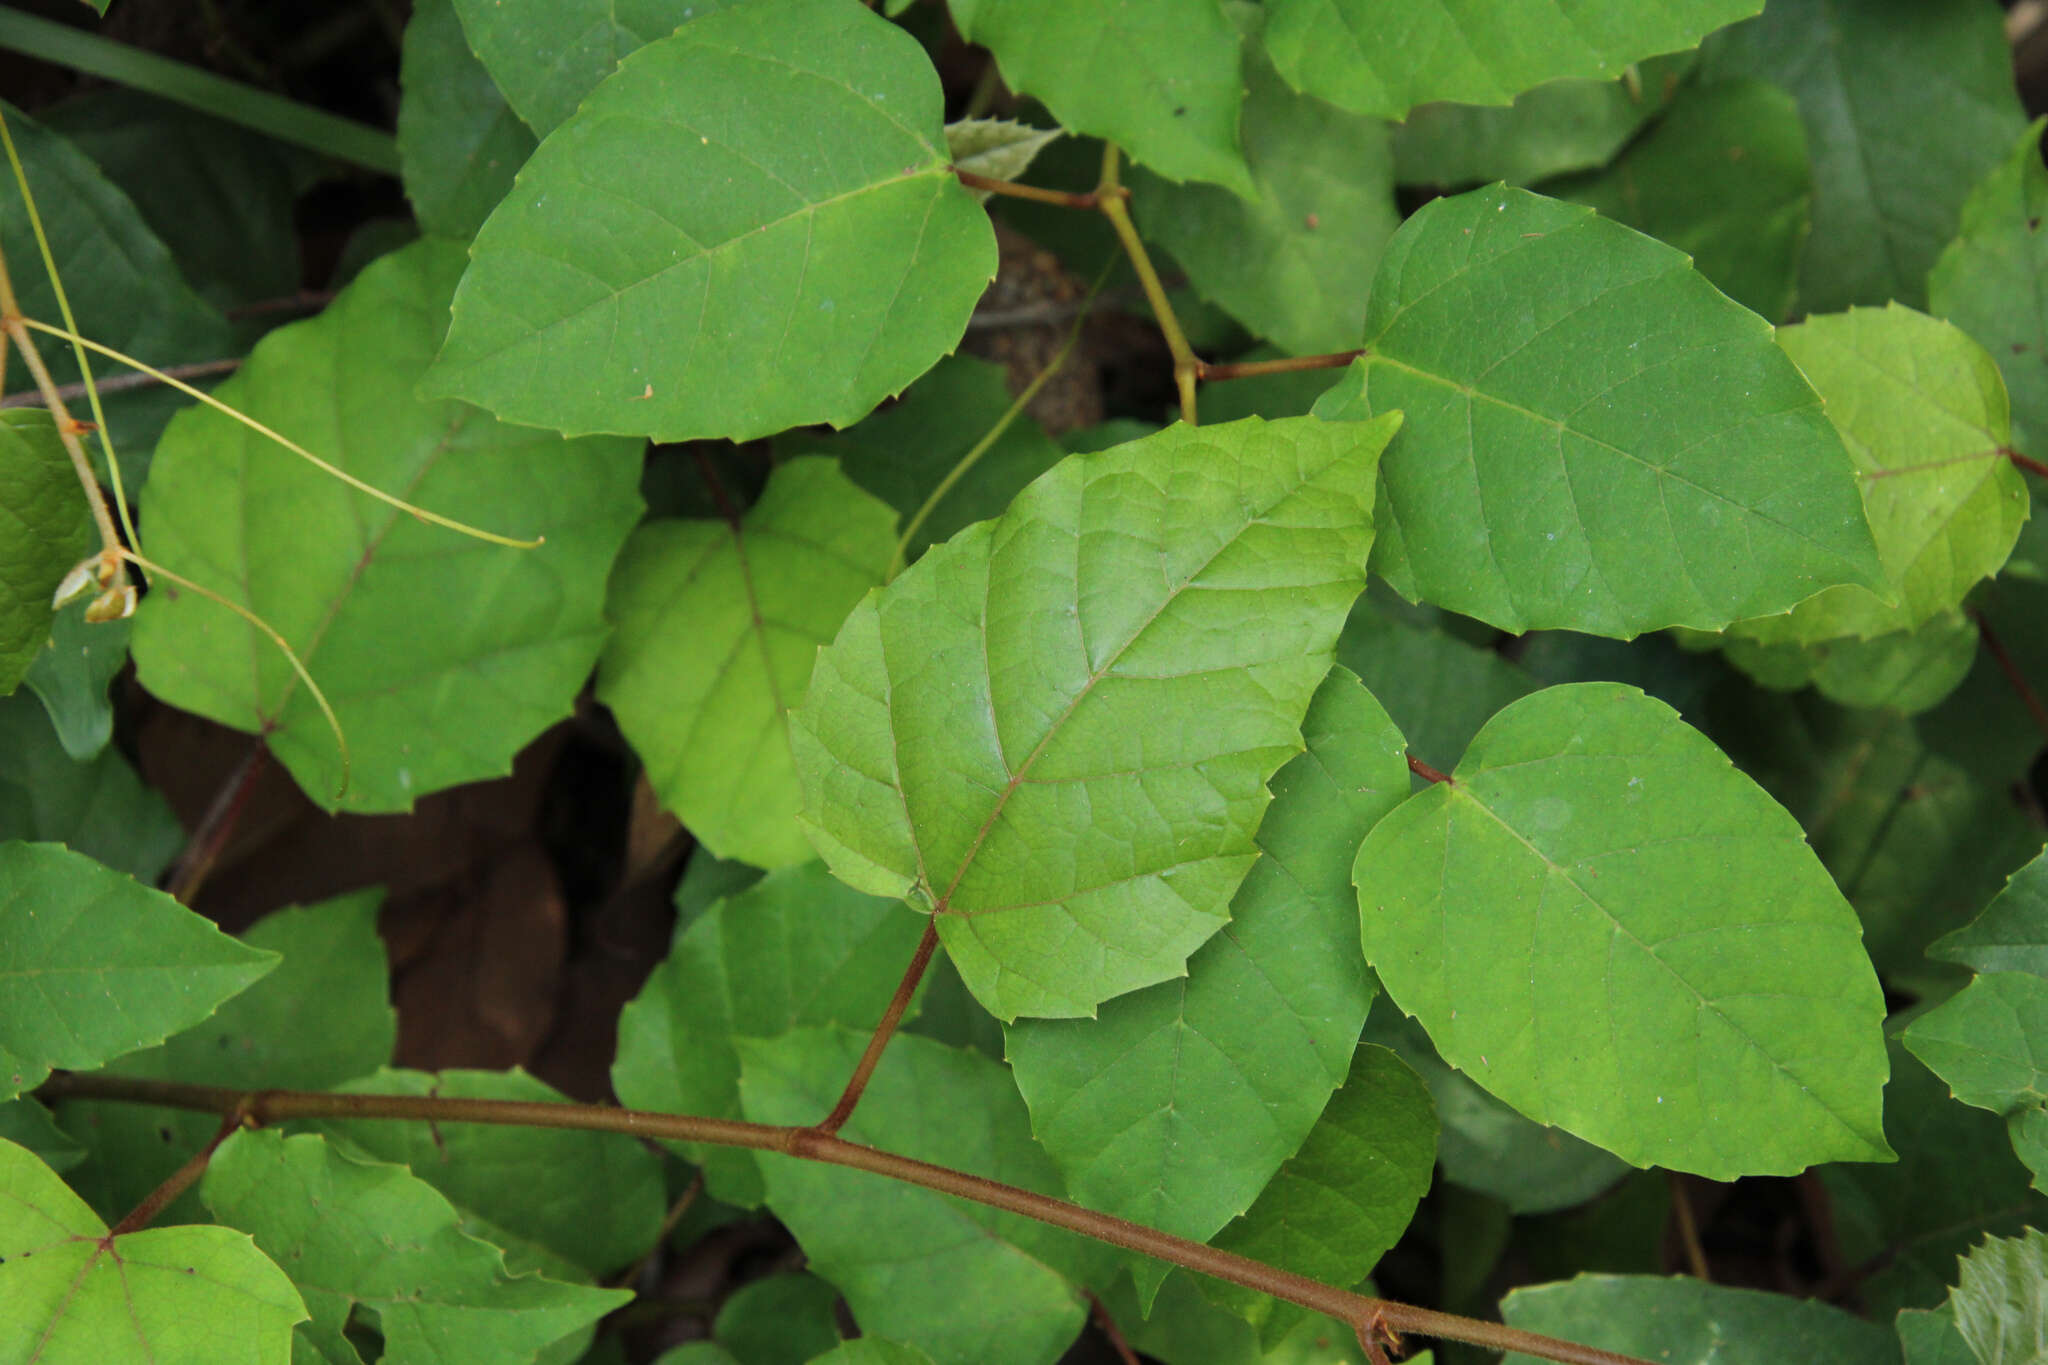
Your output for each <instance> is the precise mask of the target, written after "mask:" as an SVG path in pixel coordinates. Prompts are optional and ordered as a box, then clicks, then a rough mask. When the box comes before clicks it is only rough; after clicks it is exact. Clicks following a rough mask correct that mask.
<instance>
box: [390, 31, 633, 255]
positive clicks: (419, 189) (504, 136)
mask: <svg viewBox="0 0 2048 1365" xmlns="http://www.w3.org/2000/svg"><path fill="white" fill-rule="evenodd" d="M466 7H467V8H468V9H469V10H471V11H472V13H476V14H478V17H479V18H480V19H484V20H485V22H496V23H525V24H533V23H547V22H550V21H553V22H559V21H560V20H561V19H562V18H563V17H564V14H563V12H564V11H565V10H566V9H568V8H569V7H568V6H566V5H560V4H550V5H515V6H512V7H510V8H509V9H508V8H507V7H506V6H504V5H492V6H485V5H482V4H470V5H468V6H466ZM613 8H616V6H613ZM486 16H488V17H487V18H486ZM398 79H399V84H400V85H401V86H403V87H404V91H405V97H404V98H403V99H401V100H400V101H399V103H398V161H399V166H400V168H401V169H402V171H403V174H404V177H405V194H406V198H408V199H410V200H411V201H412V207H413V213H414V215H415V216H417V217H418V218H419V220H420V226H421V227H422V228H424V229H425V230H426V231H428V232H433V233H440V234H442V235H443V236H448V237H462V238H468V237H473V236H475V235H476V230H477V229H478V228H480V227H482V226H483V222H484V219H486V218H488V217H489V216H490V213H491V210H492V209H494V208H496V207H497V206H498V201H499V200H501V199H503V198H504V197H505V195H506V193H507V192H508V191H510V190H511V188H512V177H513V176H514V175H515V174H516V173H517V172H518V170H519V168H520V167H521V166H522V165H524V164H526V158H527V157H529V156H531V155H533V149H534V147H535V146H536V145H538V144H536V142H535V141H534V137H533V134H532V133H531V132H529V131H527V128H526V125H525V124H523V123H521V122H520V121H519V117H518V115H516V114H514V113H513V112H512V109H511V107H510V106H509V105H507V104H506V103H505V97H504V96H503V95H501V94H499V93H498V87H497V86H496V85H494V84H492V83H491V73H490V72H489V71H487V70H485V69H484V64H483V63H482V62H481V61H479V60H477V56H476V54H475V53H474V52H471V51H470V48H469V41H468V39H466V38H465V37H464V36H463V29H462V21H461V20H460V19H458V18H457V17H456V6H455V5H454V4H453V3H451V2H450V0H422V3H419V4H415V5H414V6H413V10H412V18H411V20H409V21H408V22H407V24H406V26H405V51H404V61H403V64H402V65H401V67H400V68H399V77H398Z"/></svg>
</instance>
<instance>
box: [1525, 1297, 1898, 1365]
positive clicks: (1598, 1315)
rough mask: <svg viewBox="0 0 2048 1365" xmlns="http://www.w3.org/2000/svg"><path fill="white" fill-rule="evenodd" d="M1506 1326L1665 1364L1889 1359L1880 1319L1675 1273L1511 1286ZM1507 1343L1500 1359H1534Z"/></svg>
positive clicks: (1883, 1362)
mask: <svg viewBox="0 0 2048 1365" xmlns="http://www.w3.org/2000/svg"><path fill="white" fill-rule="evenodd" d="M1501 1312H1502V1315H1503V1316H1504V1317H1505V1318H1506V1319H1507V1322H1508V1325H1509V1326H1510V1327H1520V1328H1523V1329H1524V1330H1526V1331H1531V1332H1542V1333H1545V1334H1547V1335H1549V1336H1561V1337H1564V1338H1566V1339H1568V1340H1571V1341H1578V1342H1584V1343H1586V1344H1587V1345H1589V1346H1600V1347H1604V1348H1606V1349H1607V1350H1610V1351H1620V1352H1622V1353H1623V1354H1625V1355H1640V1356H1648V1357H1652V1358H1654V1359H1657V1360H1660V1361H1668V1362H1670V1365H1716V1362H1720V1361H1734V1360H1814V1361H1820V1360H1825V1361H1829V1362H1831V1365H1893V1362H1895V1361H1896V1360H1897V1359H1898V1349H1899V1348H1898V1342H1897V1341H1896V1339H1895V1338H1894V1337H1893V1335H1892V1333H1891V1332H1890V1331H1889V1330H1887V1329H1886V1328H1885V1327H1884V1326H1882V1325H1880V1324H1878V1323H1874V1322H1865V1321H1863V1320H1862V1319H1861V1318H1858V1317H1854V1316H1852V1315H1851V1314H1849V1313H1845V1312H1843V1311H1842V1310H1841V1309H1839V1308H1835V1307H1833V1306H1831V1305H1829V1304H1824V1303H1815V1302H1813V1301H1812V1300H1801V1299H1793V1298H1787V1297H1785V1296H1783V1295H1780V1294H1765V1293H1762V1292H1760V1291H1757V1290H1754V1289H1731V1288H1727V1287H1725V1286H1722V1285H1714V1284H1702V1283H1701V1282H1700V1281H1698V1280H1695V1279H1689V1278H1686V1277H1683V1276H1678V1277H1674V1278H1671V1279H1657V1278H1653V1277H1651V1276H1648V1275H1581V1276H1580V1277H1579V1278H1578V1279H1575V1280H1572V1281H1569V1282H1567V1283H1564V1284H1546V1285H1538V1286H1537V1287H1535V1288H1533V1289H1518V1290H1516V1291H1515V1292H1514V1293H1512V1294H1510V1295H1508V1296H1507V1298H1506V1299H1504V1300H1502V1302H1501ZM1534 1359H1535V1357H1533V1356H1525V1355H1522V1354H1521V1353H1519V1352H1514V1351H1511V1352H1509V1353H1508V1355H1507V1358H1506V1360H1504V1361H1503V1362H1502V1365H1533V1361H1534Z"/></svg>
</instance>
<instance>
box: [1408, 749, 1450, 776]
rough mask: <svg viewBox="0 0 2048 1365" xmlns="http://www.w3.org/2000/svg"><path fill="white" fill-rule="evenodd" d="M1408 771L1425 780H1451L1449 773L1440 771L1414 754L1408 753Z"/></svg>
mask: <svg viewBox="0 0 2048 1365" xmlns="http://www.w3.org/2000/svg"><path fill="white" fill-rule="evenodd" d="M1408 771H1409V772H1411V773H1414V774H1415V775H1416V776H1417V777H1419V778H1421V779H1422V780H1423V781H1425V782H1449V781H1450V780H1451V778H1450V775H1449V774H1448V773H1440V772H1438V771H1437V770H1436V769H1435V768H1432V767H1430V766H1429V765H1428V764H1427V763H1424V762H1423V761H1422V760H1421V759H1419V758H1417V757H1416V756H1415V755H1414V754H1410V755H1408Z"/></svg>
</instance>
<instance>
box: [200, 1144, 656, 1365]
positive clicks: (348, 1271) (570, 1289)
mask: <svg viewBox="0 0 2048 1365" xmlns="http://www.w3.org/2000/svg"><path fill="white" fill-rule="evenodd" d="M200 1193H201V1197H202V1198H203V1199H204V1200H205V1202H206V1206H207V1208H209V1209H211V1210H212V1211H213V1215H214V1217H216V1218H218V1219H219V1220H220V1221H221V1222H223V1223H226V1224H227V1225H228V1226H229V1227H233V1228H239V1229H241V1230H243V1231H245V1232H247V1233H248V1234H249V1235H250V1236H251V1237H253V1238H254V1239H255V1242H256V1245H257V1246H258V1247H260V1248H262V1249H263V1250H264V1251H265V1252H267V1253H268V1254H269V1255H270V1256H271V1257H272V1258H273V1259H275V1260H277V1261H278V1262H279V1263H280V1264H283V1265H288V1266H290V1267H291V1274H292V1279H293V1283H295V1284H296V1285H297V1286H298V1289H299V1292H300V1293H301V1294H303V1295H304V1296H305V1300H306V1308H307V1309H308V1310H309V1311H310V1312H311V1314H312V1321H311V1322H310V1323H308V1324H307V1325H306V1326H304V1327H302V1328H301V1329H299V1330H300V1342H301V1343H302V1345H303V1346H305V1347H309V1348H311V1349H313V1350H315V1351H318V1352H319V1353H320V1356H319V1358H322V1359H326V1360H336V1361H351V1360H358V1359H360V1357H359V1356H357V1355H356V1354H355V1349H354V1347H353V1346H351V1345H350V1344H349V1343H348V1341H347V1340H346V1338H344V1337H343V1335H342V1329H343V1326H344V1324H345V1323H346V1322H347V1320H348V1316H349V1313H350V1311H351V1309H353V1308H355V1307H357V1306H361V1307H363V1308H367V1309H370V1310H372V1311H374V1312H375V1313H376V1315H377V1326H378V1328H379V1329H380V1330H381V1332H382V1333H383V1337H384V1355H383V1357H382V1358H383V1359H384V1360H387V1361H389V1362H391V1365H407V1363H408V1362H415V1361H418V1362H425V1361H436V1360H446V1359H451V1358H460V1359H462V1360H472V1361H476V1362H478V1365H485V1362H495V1361H504V1362H507V1365H509V1363H510V1362H513V1361H527V1360H532V1359H533V1358H534V1354H535V1353H536V1352H537V1351H539V1350H540V1349H541V1348H542V1347H544V1346H546V1345H548V1344H549V1343H551V1342H553V1341H556V1340H558V1339H560V1338H561V1337H564V1336H566V1335H568V1334H569V1333H571V1332H574V1331H576V1330H577V1329H578V1328H580V1327H583V1326H584V1325H586V1324H588V1323H591V1322H595V1321H596V1320H597V1319H598V1318H599V1317H601V1316H603V1315H604V1314H605V1313H607V1312H609V1311H610V1310H611V1309H613V1308H616V1307H618V1306H619V1305H620V1304H621V1303H624V1302H625V1301H626V1300H628V1299H629V1298H631V1295H630V1294H628V1293H626V1292H625V1291H623V1290H613V1289H596V1288H592V1287H590V1286H587V1285H579V1284H564V1283H561V1282H560V1281H557V1280H550V1279H547V1278H544V1277H542V1276H539V1275H520V1276H512V1275H509V1274H507V1273H506V1269H505V1258H504V1255H503V1254H502V1253H501V1252H500V1251H499V1250H498V1248H497V1247H494V1246H492V1245H491V1244H490V1243H489V1242H485V1241H480V1240H479V1239H477V1238H475V1237H472V1236H470V1235H469V1234H468V1233H466V1232H464V1231H463V1230H462V1227H461V1225H460V1223H459V1220H458V1216H457V1213H456V1210H455V1209H454V1207H453V1206H451V1205H450V1204H449V1203H448V1201H447V1200H446V1199H444V1198H442V1197H441V1196H440V1195H439V1194H437V1193H435V1191H434V1190H433V1188H432V1187H431V1186H429V1185H427V1184H426V1183H425V1182H423V1181H421V1180H418V1179H416V1178H415V1177H414V1176H412V1175H411V1174H410V1173H408V1172H407V1171H406V1169H405V1168H404V1167H402V1166H388V1165H384V1164H382V1163H379V1162H368V1161H360V1160H357V1159H355V1158H353V1157H350V1156H348V1155H345V1154H344V1153H342V1152H341V1151H339V1150H336V1149H335V1148H334V1147H332V1146H330V1145H329V1144H328V1142H327V1140H326V1139H325V1138H323V1137H320V1136H319V1135H317V1134H314V1133H305V1134H301V1135H300V1136H298V1137H291V1138H287V1137H285V1136H284V1135H283V1134H281V1133H278V1132H275V1131H256V1132H244V1133H237V1134H236V1135H235V1136H234V1137H233V1138H231V1139H230V1140H229V1141H228V1142H227V1143H225V1144H223V1145H222V1147H221V1149H220V1151H218V1152H216V1153H215V1154H214V1158H213V1161H212V1163H211V1165H209V1167H208V1168H207V1172H206V1178H205V1180H204V1181H203V1182H202V1183H201V1185H200Z"/></svg>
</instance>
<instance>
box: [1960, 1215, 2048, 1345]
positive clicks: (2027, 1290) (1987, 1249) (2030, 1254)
mask: <svg viewBox="0 0 2048 1365" xmlns="http://www.w3.org/2000/svg"><path fill="white" fill-rule="evenodd" d="M1948 1306H1949V1311H1950V1312H1951V1313H1953V1314H1954V1315H1955V1325H1956V1331H1957V1332H1958V1333H1960V1334H1961V1336H1962V1338H1963V1340H1964V1341H1966V1342H1968V1343H1969V1345H1970V1349H1971V1350H1972V1351H1974V1352H1976V1355H1977V1359H1978V1360H1979V1361H1980V1362H1982V1365H2039V1362H2040V1361H2042V1360H2044V1359H2048V1233H2044V1232H2042V1231H2041V1230H2040V1229H2039V1228H2028V1229H2027V1230H2026V1231H2025V1232H2023V1233H2022V1234H2021V1235H2020V1236H2018V1237H1992V1238H1988V1239H1986V1240H1985V1242H1984V1244H1983V1245H1982V1246H1979V1247H1975V1248H1973V1249H1972V1250H1971V1252H1970V1254H1969V1255H1967V1256H1965V1257H1963V1261H1962V1265H1961V1267H1960V1269H1959V1279H1958V1280H1957V1283H1956V1287H1955V1292H1954V1293H1952V1294H1950V1295H1949V1301H1948Z"/></svg>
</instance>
